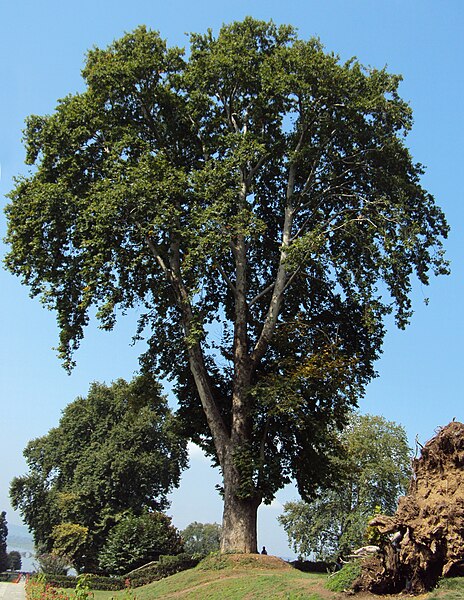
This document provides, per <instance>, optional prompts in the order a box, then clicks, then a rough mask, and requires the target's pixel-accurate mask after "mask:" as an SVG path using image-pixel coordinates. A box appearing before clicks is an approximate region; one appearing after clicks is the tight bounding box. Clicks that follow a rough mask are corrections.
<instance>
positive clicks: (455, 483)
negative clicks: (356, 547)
mask: <svg viewBox="0 0 464 600" xmlns="http://www.w3.org/2000/svg"><path fill="white" fill-rule="evenodd" d="M371 525H375V526H377V528H378V529H379V531H380V533H382V534H389V535H388V536H386V540H385V541H384V543H382V545H381V549H380V552H378V553H377V554H376V555H375V556H373V557H370V558H368V559H366V560H365V561H364V563H363V568H362V574H361V577H360V579H358V580H357V582H356V583H355V589H357V590H365V591H370V592H373V593H374V594H392V593H398V592H401V591H408V592H412V593H416V594H419V593H423V592H426V591H429V590H430V589H432V588H433V587H434V586H435V585H436V583H437V581H438V578H439V577H450V576H457V575H461V576H462V575H464V424H462V423H457V422H452V423H450V424H449V425H447V426H446V427H443V428H442V429H441V430H440V431H439V432H438V433H437V435H436V436H435V437H434V438H433V439H431V440H430V441H429V442H427V444H426V445H425V446H424V447H423V448H422V451H421V456H420V458H417V459H414V461H413V477H412V480H411V484H410V488H409V493H408V495H407V496H404V497H403V498H400V501H399V503H398V510H397V512H396V514H395V515H394V516H393V517H386V516H383V515H379V516H378V517H376V518H375V519H373V520H372V521H371Z"/></svg>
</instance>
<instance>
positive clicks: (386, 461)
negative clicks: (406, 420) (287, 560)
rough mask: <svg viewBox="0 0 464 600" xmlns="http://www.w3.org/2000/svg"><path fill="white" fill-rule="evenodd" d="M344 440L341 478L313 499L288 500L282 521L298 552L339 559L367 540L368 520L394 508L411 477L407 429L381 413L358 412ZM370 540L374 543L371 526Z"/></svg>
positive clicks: (339, 469)
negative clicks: (361, 413)
mask: <svg viewBox="0 0 464 600" xmlns="http://www.w3.org/2000/svg"><path fill="white" fill-rule="evenodd" d="M340 441H341V443H342V445H343V447H344V451H345V454H344V456H342V457H340V459H339V460H338V463H337V465H336V467H337V472H338V473H340V480H339V482H338V484H337V485H336V486H335V487H333V488H329V489H321V490H320V492H319V495H318V497H317V498H315V499H314V500H313V501H311V502H308V503H305V502H289V503H287V504H285V507H284V514H283V515H282V516H281V517H279V522H280V523H281V524H282V525H283V526H284V529H285V531H286V532H287V535H288V538H289V542H290V543H291V544H292V546H293V548H294V549H295V551H296V552H298V554H299V555H300V556H309V555H311V554H312V553H314V554H315V555H316V557H317V558H318V559H322V560H335V559H336V558H337V556H338V555H339V554H349V553H350V552H351V551H352V549H353V548H354V547H358V546H361V545H363V543H365V537H364V536H365V534H366V527H367V524H368V522H369V520H370V518H372V516H373V515H374V514H375V513H376V511H380V512H382V513H383V514H393V513H394V512H395V510H396V505H397V501H398V497H399V496H400V495H402V494H404V493H405V492H406V489H407V485H408V482H409V478H410V474H411V467H410V449H409V447H408V441H407V436H406V432H405V430H404V429H403V427H401V426H400V425H397V424H395V423H393V422H391V421H387V420H386V419H384V418H383V417H378V416H371V415H363V416H362V415H354V416H353V417H352V419H351V421H350V424H349V425H348V427H347V429H346V431H345V432H344V433H343V434H342V437H341V440H340ZM367 533H368V535H369V536H370V537H369V541H370V542H371V543H375V539H374V538H373V537H372V535H373V534H372V533H371V532H369V531H368V532H367Z"/></svg>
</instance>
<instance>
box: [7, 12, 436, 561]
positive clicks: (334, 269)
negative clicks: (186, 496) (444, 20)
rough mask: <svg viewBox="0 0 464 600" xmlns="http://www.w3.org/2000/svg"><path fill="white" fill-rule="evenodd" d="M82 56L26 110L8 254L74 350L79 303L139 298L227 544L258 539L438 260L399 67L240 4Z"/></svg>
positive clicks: (63, 351) (89, 306) (323, 459)
mask: <svg viewBox="0 0 464 600" xmlns="http://www.w3.org/2000/svg"><path fill="white" fill-rule="evenodd" d="M83 77H84V80H85V84H86V89H85V91H84V92H82V93H80V94H75V95H71V96H68V97H66V98H65V99H63V100H61V101H60V102H59V104H58V106H57V109H56V111H55V112H54V113H53V114H52V115H50V116H46V117H40V116H31V117H30V118H29V119H28V121H27V128H26V132H25V143H26V148H27V163H28V164H30V165H35V168H34V171H33V172H32V173H31V174H30V175H29V176H27V177H23V178H20V179H19V180H18V181H17V184H16V186H15V188H14V189H13V191H12V192H11V193H10V195H9V197H10V200H11V202H10V204H9V206H8V207H7V209H6V213H7V218H8V223H9V225H8V234H7V243H8V244H9V245H10V251H9V253H8V255H7V257H6V266H7V268H8V269H9V270H10V271H11V272H12V273H14V274H16V275H18V276H19V277H21V278H22V281H23V282H24V283H25V284H26V285H28V286H29V287H30V290H31V294H32V295H33V296H34V295H35V296H40V297H41V298H42V300H43V301H44V302H45V304H46V305H48V306H49V307H50V308H51V309H53V310H55V311H56V313H57V319H58V326H59V329H60V346H59V348H60V355H61V357H62V358H63V360H64V362H65V365H66V366H67V367H68V368H71V367H72V364H73V352H74V351H75V350H76V349H77V347H78V345H79V342H80V340H81V338H82V337H83V335H84V328H85V326H86V325H87V323H88V321H89V311H91V310H93V309H94V308H96V310H97V316H98V318H99V319H100V321H101V325H102V327H103V328H107V329H111V328H112V327H113V325H114V323H115V320H116V314H117V312H116V311H117V310H118V309H119V310H123V311H124V310H128V309H130V308H132V307H133V306H134V305H139V306H141V307H142V308H141V317H140V323H139V329H138V335H139V336H140V337H143V336H144V335H145V336H148V351H147V352H146V353H145V354H144V356H143V357H142V364H143V366H144V368H145V369H146V370H153V371H154V372H156V373H157V374H160V375H162V376H167V377H169V378H171V379H173V380H174V381H175V391H176V393H177V396H178V398H179V402H180V410H179V414H180V415H181V416H182V417H183V418H184V421H185V434H186V435H188V436H189V437H190V438H191V439H192V440H194V441H196V442H197V443H198V444H200V446H202V448H203V449H204V450H205V451H206V452H208V453H209V454H210V455H211V456H212V457H213V459H214V461H215V462H216V463H217V464H219V465H220V468H221V471H222V474H223V479H224V486H223V495H224V516H223V536H222V549H223V550H224V551H232V550H237V551H243V552H248V551H251V552H256V550H257V542H256V540H257V537H256V516H257V509H258V507H259V505H260V504H261V502H270V501H271V500H272V498H273V496H274V494H275V492H276V490H278V489H279V488H280V487H282V486H283V485H284V484H285V483H287V482H288V481H289V480H290V479H291V478H295V479H296V481H297V484H298V487H299V490H300V493H301V494H302V495H303V496H304V497H310V496H311V494H313V493H314V491H315V489H317V486H318V485H320V484H321V483H324V482H327V480H328V479H329V478H330V477H331V476H332V475H331V472H330V468H329V466H330V464H331V461H330V460H329V459H330V454H331V453H333V452H334V444H333V438H334V433H335V432H336V430H337V429H338V428H340V427H342V426H343V425H344V423H345V421H346V416H347V414H348V413H349V412H350V411H351V409H352V407H353V406H354V405H356V402H357V399H358V398H359V396H360V395H362V393H363V391H364V389H365V386H366V384H367V383H368V382H369V381H370V380H371V378H372V377H373V376H374V375H375V371H374V366H373V365H374V361H375V359H376V358H377V357H378V356H379V352H380V348H381V344H382V340H383V336H384V326H383V321H384V317H385V315H387V314H389V313H392V312H393V313H394V315H395V317H396V321H397V324H398V325H399V326H400V327H404V326H405V325H406V323H407V322H408V319H409V317H410V315H411V302H410V299H409V293H410V291H411V285H412V281H413V279H414V278H415V277H417V278H418V280H419V281H420V282H421V283H422V284H424V285H426V284H427V283H428V282H429V274H430V271H432V272H433V273H435V274H439V273H445V272H447V265H446V262H445V261H444V259H443V256H442V239H443V237H446V235H447V231H448V227H447V224H446V221H445V218H444V215H443V214H442V212H441V211H440V209H439V208H438V207H437V206H436V204H435V202H434V199H433V197H432V196H431V195H430V194H429V193H428V192H427V191H426V190H424V189H423V187H422V186H421V184H420V176H421V174H422V167H421V166H420V165H418V164H415V163H414V162H413V160H412V158H411V156H410V153H409V152H408V150H407V148H406V146H405V141H404V137H405V134H407V132H408V131H409V130H410V128H411V125H412V113H411V109H410V107H409V106H408V104H407V103H406V102H404V101H403V100H401V98H400V97H399V95H398V85H399V83H400V80H401V77H399V76H397V75H391V74H389V73H388V72H387V71H386V70H385V69H380V70H379V69H367V68H364V67H363V66H362V65H360V64H359V63H358V62H357V61H356V60H350V61H348V62H346V63H342V62H341V61H340V60H339V58H338V57H337V56H334V55H333V54H327V53H325V52H324V49H323V47H322V46H321V44H320V43H319V41H318V40H315V39H311V40H309V41H304V40H300V39H298V37H297V35H296V32H295V30H294V28H292V27H290V26H281V27H277V26H275V25H274V24H273V23H265V22H262V21H256V20H254V19H251V18H247V19H245V20H244V21H243V22H237V23H233V24H231V25H228V26H224V27H223V28H222V29H221V30H220V32H219V35H218V36H217V37H214V35H213V34H212V32H208V33H206V34H205V35H196V34H194V35H192V36H191V44H190V51H189V53H188V58H186V57H185V56H184V51H183V50H182V49H179V48H176V47H172V48H169V47H167V45H166V43H165V42H164V41H163V40H162V39H161V37H160V36H159V34H158V33H156V32H153V31H149V30H147V29H146V28H145V27H140V28H138V29H136V30H135V31H134V32H133V33H129V34H127V35H125V36H124V37H123V38H122V39H120V40H118V41H115V42H114V43H113V44H112V45H111V46H109V47H108V48H107V49H93V50H91V51H90V52H89V53H88V56H87V62H86V65H85V68H84V70H83ZM324 485H325V483H324Z"/></svg>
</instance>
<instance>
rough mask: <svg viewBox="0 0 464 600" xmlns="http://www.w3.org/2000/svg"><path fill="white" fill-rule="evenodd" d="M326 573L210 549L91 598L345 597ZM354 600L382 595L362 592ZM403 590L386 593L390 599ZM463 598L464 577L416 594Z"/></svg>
mask: <svg viewBox="0 0 464 600" xmlns="http://www.w3.org/2000/svg"><path fill="white" fill-rule="evenodd" d="M327 581H328V578H327V575H323V574H320V573H303V572H301V571H298V570H297V569H294V568H292V567H291V566H290V565H289V564H287V563H285V562H284V561H282V560H281V559H278V558H276V557H273V556H260V555H246V554H233V555H222V556H220V555H212V556H210V557H208V558H206V559H205V560H203V561H202V562H201V563H200V564H199V565H198V566H197V567H195V568H194V569H189V570H188V571H183V572H182V573H177V574H176V575H172V576H171V577H167V578H166V579H162V580H161V581H156V582H153V583H151V584H149V585H145V586H143V587H140V588H136V589H135V590H132V591H124V592H95V600H111V598H114V600H128V598H129V595H130V597H131V598H132V599H133V598H134V594H135V597H136V599H137V600H161V599H162V600H346V598H347V595H346V594H344V593H340V592H335V591H330V590H328V589H327V587H326V585H327ZM353 598H354V600H381V598H382V597H381V596H373V595H371V594H365V593H363V594H361V595H359V596H353ZM393 598H398V600H401V599H402V598H404V596H397V597H393V596H389V600H392V599H393ZM419 598H420V600H463V599H464V578H462V579H454V580H445V581H443V582H442V584H441V586H440V588H438V589H437V590H435V591H434V592H431V593H430V594H427V595H424V596H420V597H418V600H419Z"/></svg>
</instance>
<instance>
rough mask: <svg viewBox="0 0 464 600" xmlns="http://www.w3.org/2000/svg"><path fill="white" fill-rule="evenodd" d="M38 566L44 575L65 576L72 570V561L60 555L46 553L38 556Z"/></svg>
mask: <svg viewBox="0 0 464 600" xmlns="http://www.w3.org/2000/svg"><path fill="white" fill-rule="evenodd" d="M36 561H37V566H38V568H39V571H40V572H41V573H42V574H46V575H62V576H65V575H66V573H67V572H68V569H70V568H71V566H72V563H71V559H70V558H69V557H68V556H62V555H59V554H52V553H44V554H38V555H37V556H36Z"/></svg>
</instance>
